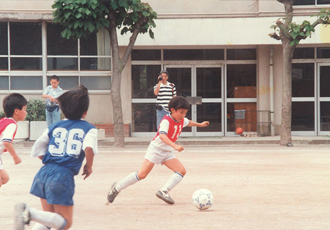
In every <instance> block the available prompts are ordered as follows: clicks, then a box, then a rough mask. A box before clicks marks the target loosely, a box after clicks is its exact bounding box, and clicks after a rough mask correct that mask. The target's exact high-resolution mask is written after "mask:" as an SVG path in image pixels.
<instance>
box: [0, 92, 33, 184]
mask: <svg viewBox="0 0 330 230" xmlns="http://www.w3.org/2000/svg"><path fill="white" fill-rule="evenodd" d="M26 106H27V101H26V99H25V97H23V96H22V95H21V94H19V93H12V94H9V95H8V96H6V97H5V98H4V99H3V110H4V112H5V114H6V117H4V118H3V119H1V120H0V140H1V141H0V187H1V185H4V184H6V183H7V182H8V181H9V176H8V174H7V172H6V171H5V170H4V169H3V162H2V157H1V155H2V153H3V152H6V151H8V152H9V153H10V155H11V156H12V157H13V159H14V162H15V164H19V163H21V158H20V157H19V156H18V155H17V153H16V151H15V149H14V146H13V144H12V142H13V140H14V138H15V135H16V131H17V122H18V121H23V120H24V119H25V117H26V114H27V112H26Z"/></svg>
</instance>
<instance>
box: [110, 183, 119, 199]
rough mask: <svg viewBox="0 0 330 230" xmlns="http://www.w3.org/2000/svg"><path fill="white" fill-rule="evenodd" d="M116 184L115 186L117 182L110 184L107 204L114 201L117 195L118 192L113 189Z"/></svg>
mask: <svg viewBox="0 0 330 230" xmlns="http://www.w3.org/2000/svg"><path fill="white" fill-rule="evenodd" d="M116 184H117V182H115V183H113V184H112V186H111V189H110V191H109V193H108V201H109V203H112V202H113V201H114V200H115V198H116V196H117V195H118V194H119V192H118V191H117V190H116V188H115V187H116Z"/></svg>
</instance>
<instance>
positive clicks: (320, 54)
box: [317, 47, 330, 58]
mask: <svg viewBox="0 0 330 230" xmlns="http://www.w3.org/2000/svg"><path fill="white" fill-rule="evenodd" d="M317 58H330V48H329V47H324V48H322V47H318V48H317Z"/></svg>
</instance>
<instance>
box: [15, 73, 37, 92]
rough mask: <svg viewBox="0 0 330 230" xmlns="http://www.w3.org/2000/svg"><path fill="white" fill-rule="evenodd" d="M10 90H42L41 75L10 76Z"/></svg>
mask: <svg viewBox="0 0 330 230" xmlns="http://www.w3.org/2000/svg"><path fill="white" fill-rule="evenodd" d="M10 89H12V90H42V76H11V77H10Z"/></svg>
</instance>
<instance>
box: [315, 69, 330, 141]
mask: <svg viewBox="0 0 330 230" xmlns="http://www.w3.org/2000/svg"><path fill="white" fill-rule="evenodd" d="M329 73H330V65H329V64H321V65H320V66H319V84H318V85H319V92H318V114H319V115H318V118H319V122H318V133H319V134H320V135H329V134H330V90H329V89H330V81H329Z"/></svg>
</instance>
